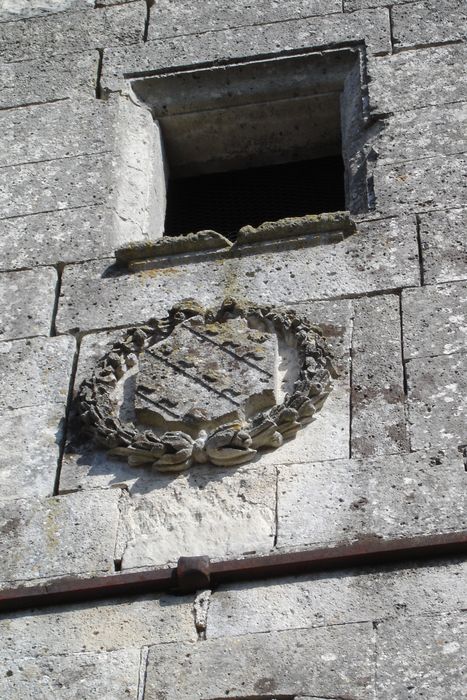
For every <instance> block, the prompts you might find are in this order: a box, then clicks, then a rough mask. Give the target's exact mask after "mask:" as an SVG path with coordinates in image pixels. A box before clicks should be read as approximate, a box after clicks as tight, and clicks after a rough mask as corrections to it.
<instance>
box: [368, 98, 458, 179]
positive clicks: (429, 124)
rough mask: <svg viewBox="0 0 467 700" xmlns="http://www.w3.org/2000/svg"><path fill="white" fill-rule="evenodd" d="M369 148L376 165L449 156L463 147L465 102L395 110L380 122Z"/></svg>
mask: <svg viewBox="0 0 467 700" xmlns="http://www.w3.org/2000/svg"><path fill="white" fill-rule="evenodd" d="M371 147H372V149H373V150H374V151H376V152H377V154H378V166H379V165H382V164H385V165H387V164H389V163H403V162H404V161H411V160H417V159H419V158H434V157H436V156H451V155H456V154H458V153H465V151H466V150H467V107H466V103H465V102H460V103H453V104H442V105H435V106H432V107H422V108H420V109H410V110H407V111H403V112H396V113H395V114H393V115H391V116H390V117H388V118H387V119H385V120H384V125H383V127H382V128H381V131H380V133H379V135H378V137H377V138H375V139H373V140H372V143H371Z"/></svg>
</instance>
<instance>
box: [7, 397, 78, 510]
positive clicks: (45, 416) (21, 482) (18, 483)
mask: <svg viewBox="0 0 467 700" xmlns="http://www.w3.org/2000/svg"><path fill="white" fill-rule="evenodd" d="M64 421H65V409H64V407H63V406H60V404H52V405H49V406H35V407H34V408H32V407H31V408H18V409H14V410H12V411H5V412H4V413H2V414H1V419H0V500H5V499H13V498H32V497H40V496H51V495H52V493H53V490H54V486H55V478H56V471H57V464H58V458H59V453H60V446H61V444H62V441H63V440H64V438H65V435H64V431H63V428H64Z"/></svg>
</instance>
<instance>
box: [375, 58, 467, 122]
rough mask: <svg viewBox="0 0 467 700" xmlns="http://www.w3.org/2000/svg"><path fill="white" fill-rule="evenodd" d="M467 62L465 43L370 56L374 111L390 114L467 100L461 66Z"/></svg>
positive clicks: (466, 90) (466, 89)
mask: <svg viewBox="0 0 467 700" xmlns="http://www.w3.org/2000/svg"><path fill="white" fill-rule="evenodd" d="M465 62H466V49H465V46H459V45H455V46H446V47H444V46H441V47H431V48H427V49H418V50H417V51H403V52H401V53H398V54H394V55H392V56H387V57H383V58H372V57H371V56H370V57H369V60H368V73H369V77H370V79H371V80H370V83H369V85H368V92H369V98H370V109H371V111H372V112H373V113H374V114H375V115H376V114H387V113H388V112H398V111H405V110H408V109H416V108H419V107H427V106H429V105H439V104H444V103H449V102H461V101H465V100H466V99H467V86H466V82H465V80H464V79H463V75H462V71H459V70H458V68H457V67H458V66H460V65H464V64H465ZM427 76H430V79H429V80H427Z"/></svg>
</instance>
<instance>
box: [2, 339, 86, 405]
mask: <svg viewBox="0 0 467 700" xmlns="http://www.w3.org/2000/svg"><path fill="white" fill-rule="evenodd" d="M74 351H75V339H74V338H71V337H70V336H67V337H65V336H63V337H57V338H46V339H43V338H32V339H31V340H14V341H8V342H4V343H0V375H1V376H2V378H3V381H4V382H5V387H4V390H3V391H2V393H1V397H0V410H5V409H12V408H24V407H27V406H29V407H32V406H35V407H37V406H41V405H50V404H58V405H60V406H62V407H63V406H65V404H66V401H67V398H68V389H69V383H70V378H71V369H72V365H73V356H74Z"/></svg>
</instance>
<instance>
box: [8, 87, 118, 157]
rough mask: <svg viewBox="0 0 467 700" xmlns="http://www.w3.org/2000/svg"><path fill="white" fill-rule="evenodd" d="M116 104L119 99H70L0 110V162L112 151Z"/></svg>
mask: <svg viewBox="0 0 467 700" xmlns="http://www.w3.org/2000/svg"><path fill="white" fill-rule="evenodd" d="M117 103H118V100H109V101H106V102H104V101H103V100H96V99H70V100H62V101H59V102H48V103H46V104H34V105H29V106H27V107H21V108H19V109H14V110H9V111H8V112H2V113H0V146H1V150H0V165H1V166H5V165H17V164H20V163H31V162H35V161H41V160H51V159H56V158H65V157H68V158H69V157H71V156H83V155H97V154H98V153H105V152H108V151H110V150H112V148H113V145H114V144H113V139H112V128H113V122H114V120H115V112H116V111H117V110H116V109H115V105H116V104H117Z"/></svg>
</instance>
